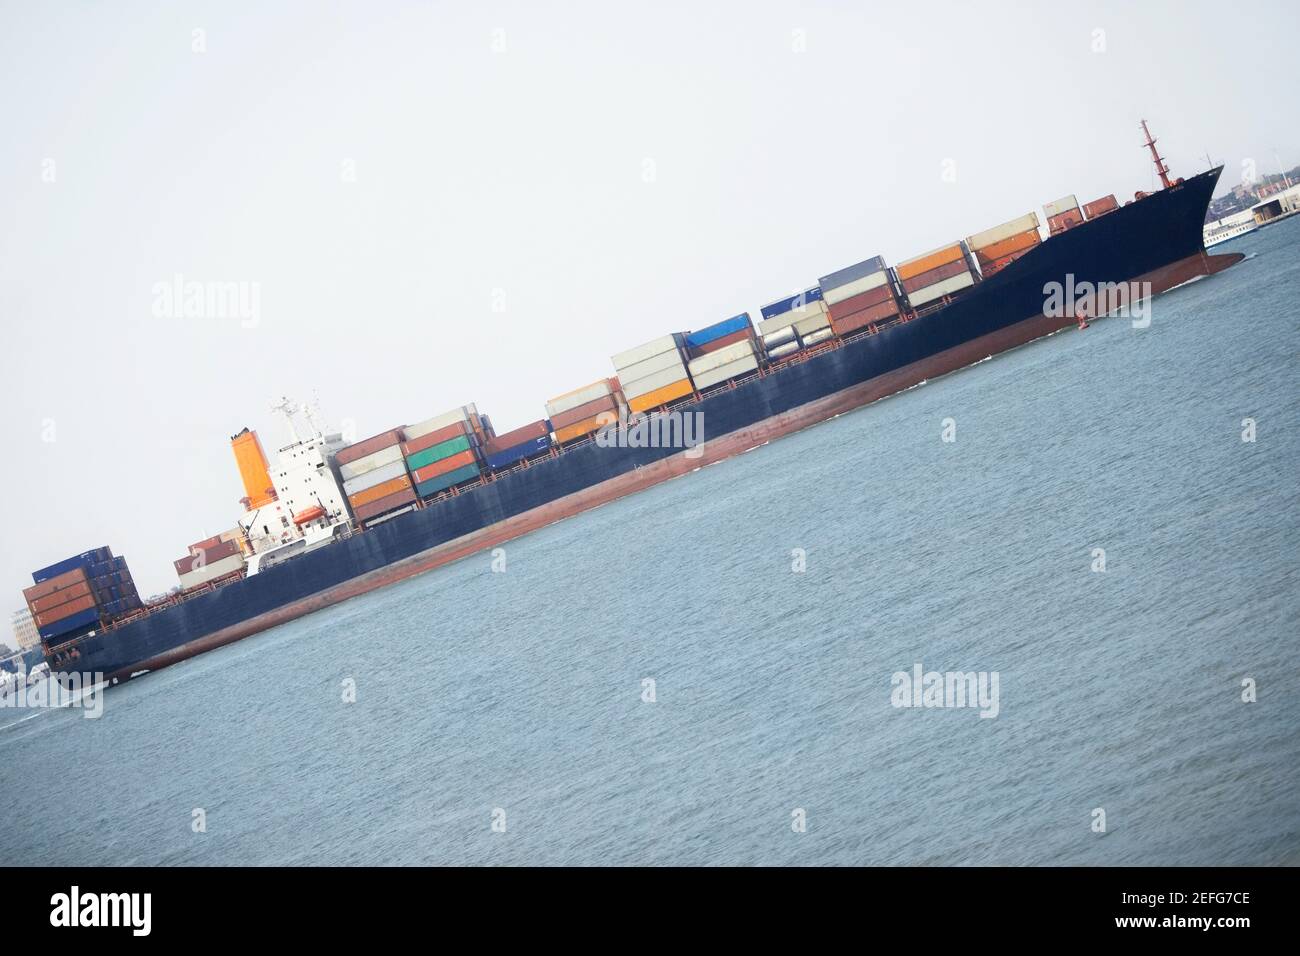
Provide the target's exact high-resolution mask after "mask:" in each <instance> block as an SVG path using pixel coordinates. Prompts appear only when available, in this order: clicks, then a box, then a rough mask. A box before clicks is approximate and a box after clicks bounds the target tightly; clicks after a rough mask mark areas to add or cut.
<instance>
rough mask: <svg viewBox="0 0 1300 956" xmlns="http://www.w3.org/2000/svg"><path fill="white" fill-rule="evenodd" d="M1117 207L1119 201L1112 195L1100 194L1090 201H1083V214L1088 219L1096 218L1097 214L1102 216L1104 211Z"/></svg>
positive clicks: (1112, 210) (1110, 210) (1113, 209)
mask: <svg viewBox="0 0 1300 956" xmlns="http://www.w3.org/2000/svg"><path fill="white" fill-rule="evenodd" d="M1118 208H1119V203H1118V202H1116V201H1115V197H1114V195H1110V196H1102V197H1101V198H1100V199H1094V200H1093V201H1092V202H1090V203H1084V204H1083V214H1084V215H1085V216H1087V217H1088V218H1089V219H1096V218H1097V217H1098V216H1104V215H1106V213H1108V212H1114V211H1115V210H1116V209H1118Z"/></svg>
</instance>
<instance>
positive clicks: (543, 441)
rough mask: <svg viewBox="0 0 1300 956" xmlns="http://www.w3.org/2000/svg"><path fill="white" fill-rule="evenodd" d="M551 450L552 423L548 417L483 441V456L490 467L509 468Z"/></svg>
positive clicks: (547, 453) (548, 452) (546, 453)
mask: <svg viewBox="0 0 1300 956" xmlns="http://www.w3.org/2000/svg"><path fill="white" fill-rule="evenodd" d="M550 451H551V423H550V422H549V421H547V420H546V419H544V418H543V419H541V420H539V421H535V422H529V423H528V424H527V425H524V426H523V427H521V428H516V429H514V430H512V431H508V432H506V433H505V434H504V435H491V436H490V437H489V438H488V439H487V440H486V441H484V443H483V457H484V458H485V459H486V461H487V466H488V467H489V468H493V469H496V468H509V467H510V466H511V465H513V464H515V463H517V462H520V461H525V460H527V459H531V458H537V457H539V456H541V455H549V454H550Z"/></svg>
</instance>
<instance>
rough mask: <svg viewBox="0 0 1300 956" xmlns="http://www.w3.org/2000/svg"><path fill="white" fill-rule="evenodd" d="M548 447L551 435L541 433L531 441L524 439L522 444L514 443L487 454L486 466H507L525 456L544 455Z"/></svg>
mask: <svg viewBox="0 0 1300 956" xmlns="http://www.w3.org/2000/svg"><path fill="white" fill-rule="evenodd" d="M550 447H551V436H550V435H542V436H540V437H538V438H534V439H533V440H532V441H526V442H524V443H523V444H522V445H515V446H514V447H513V448H507V449H506V450H505V451H499V452H497V453H496V454H495V455H488V458H487V463H488V467H489V468H508V467H509V466H511V465H513V464H514V463H515V462H517V461H522V460H523V459H525V458H532V457H533V456H534V455H544V454H546V452H547V450H548V449H550Z"/></svg>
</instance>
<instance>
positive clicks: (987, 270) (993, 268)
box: [980, 249, 1029, 278]
mask: <svg viewBox="0 0 1300 956" xmlns="http://www.w3.org/2000/svg"><path fill="white" fill-rule="evenodd" d="M1028 251H1029V250H1028V249H1021V250H1020V251H1019V252H1013V253H1011V254H1010V255H1008V256H1003V257H1002V258H1001V259H994V260H993V261H992V262H984V261H983V260H981V261H980V272H981V273H983V274H984V276H985V278H987V277H988V276H991V275H993V273H995V272H997V271H999V270H1001V269H1005V268H1006V267H1007V266H1009V265H1010V264H1011V263H1013V262H1015V261H1016V260H1017V259H1019V258H1020V257H1021V256H1023V255H1024V254H1025V253H1026V252H1028Z"/></svg>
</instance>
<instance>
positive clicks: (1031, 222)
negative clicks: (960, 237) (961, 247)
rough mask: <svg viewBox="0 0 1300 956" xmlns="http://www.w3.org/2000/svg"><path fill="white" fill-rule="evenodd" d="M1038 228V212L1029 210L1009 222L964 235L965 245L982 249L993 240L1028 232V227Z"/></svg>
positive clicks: (991, 243) (998, 240) (996, 240)
mask: <svg viewBox="0 0 1300 956" xmlns="http://www.w3.org/2000/svg"><path fill="white" fill-rule="evenodd" d="M1037 228H1038V213H1036V212H1031V213H1028V214H1026V215H1024V216H1021V217H1020V218H1019V219H1012V220H1011V221H1010V222H1004V223H1003V224H1002V225H1000V226H994V227H993V228H992V229H985V230H984V231H983V232H977V233H975V235H973V236H967V237H966V245H968V246H970V248H971V249H972V250H974V249H983V248H984V247H985V246H991V245H993V243H995V242H1001V241H1002V240H1003V239H1010V238H1011V237H1012V236H1018V235H1020V234H1021V233H1022V232H1028V231H1029V230H1030V229H1037Z"/></svg>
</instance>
